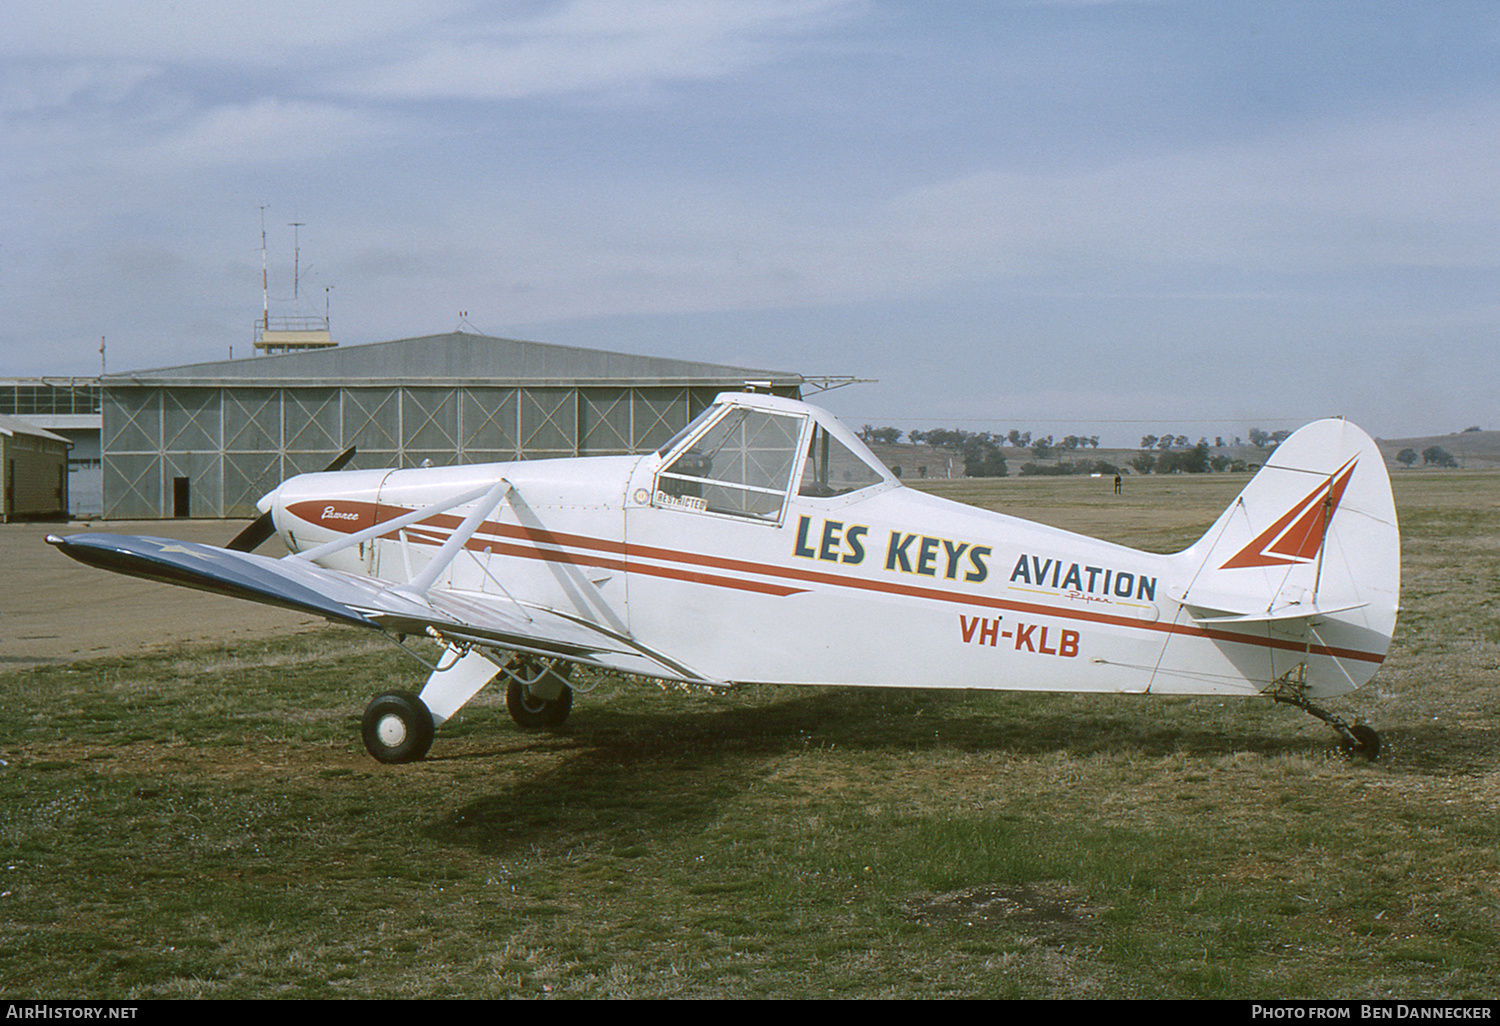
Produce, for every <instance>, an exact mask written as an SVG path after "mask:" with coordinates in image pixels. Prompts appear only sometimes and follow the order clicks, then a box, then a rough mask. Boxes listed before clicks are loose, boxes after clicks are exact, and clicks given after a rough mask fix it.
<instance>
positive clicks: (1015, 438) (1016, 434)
mask: <svg viewBox="0 0 1500 1026" xmlns="http://www.w3.org/2000/svg"><path fill="white" fill-rule="evenodd" d="M1005 438H1006V440H1007V441H1009V442H1010V444H1011V445H1013V446H1015V447H1016V448H1017V449H1025V448H1027V447H1029V446H1030V445H1031V432H1030V431H1018V430H1016V429H1015V428H1011V429H1010V434H1008V435H1006V436H1005Z"/></svg>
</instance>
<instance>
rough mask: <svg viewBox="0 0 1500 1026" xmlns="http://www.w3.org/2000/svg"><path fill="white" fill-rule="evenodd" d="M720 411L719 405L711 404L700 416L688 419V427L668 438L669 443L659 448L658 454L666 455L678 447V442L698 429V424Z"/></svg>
mask: <svg viewBox="0 0 1500 1026" xmlns="http://www.w3.org/2000/svg"><path fill="white" fill-rule="evenodd" d="M718 412H719V407H717V406H710V407H709V408H708V409H706V410H704V411H703V412H702V413H700V414H698V416H696V417H694V418H693V419H692V420H690V421H688V426H687V427H685V428H683V429H682V430H681V431H679V432H677V433H676V434H675V435H673V436H672V437H671V438H669V439H667V443H666V444H665V445H663V446H662V447H661V448H660V449H657V450H656V454H657V455H658V456H665V455H666V454H667V453H669V452H671V451H672V450H673V449H675V448H677V443H678V442H681V441H682V440H683V439H684V438H687V437H688V436H689V435H691V434H692V433H693V432H694V431H697V430H698V426H699V425H700V424H702V423H704V422H705V421H707V420H710V419H712V418H713V417H714V416H715V415H716V414H717V413H718Z"/></svg>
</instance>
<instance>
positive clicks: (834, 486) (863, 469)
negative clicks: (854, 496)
mask: <svg viewBox="0 0 1500 1026" xmlns="http://www.w3.org/2000/svg"><path fill="white" fill-rule="evenodd" d="M884 480H885V478H884V477H883V476H882V475H881V473H880V471H878V470H876V469H875V468H874V467H872V466H870V464H869V463H867V462H866V461H865V459H864V457H862V456H860V455H858V454H857V453H855V452H854V451H853V450H851V449H850V448H849V447H848V446H847V445H845V444H844V443H843V442H840V441H839V440H838V439H837V438H834V437H833V435H831V434H829V433H828V431H827V430H825V429H824V427H823V425H821V424H816V425H814V426H813V431H812V437H811V439H810V441H809V443H808V447H807V462H806V463H804V464H803V465H802V483H801V484H800V485H798V487H797V494H798V495H805V496H808V497H811V498H828V497H829V496H834V495H845V494H847V493H849V492H854V491H858V490H859V489H861V488H868V487H870V486H871V485H876V484H880V483H881V482H882V481H884Z"/></svg>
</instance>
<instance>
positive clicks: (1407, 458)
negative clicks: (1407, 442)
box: [1396, 449, 1417, 467]
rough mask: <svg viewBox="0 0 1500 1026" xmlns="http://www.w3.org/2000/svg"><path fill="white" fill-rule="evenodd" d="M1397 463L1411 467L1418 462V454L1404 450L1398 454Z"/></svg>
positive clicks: (1411, 450)
mask: <svg viewBox="0 0 1500 1026" xmlns="http://www.w3.org/2000/svg"><path fill="white" fill-rule="evenodd" d="M1396 462H1397V463H1400V464H1401V465H1402V466H1404V467H1409V466H1411V465H1412V464H1413V463H1415V462H1417V453H1416V450H1414V449H1402V450H1401V451H1400V452H1398V453H1396Z"/></svg>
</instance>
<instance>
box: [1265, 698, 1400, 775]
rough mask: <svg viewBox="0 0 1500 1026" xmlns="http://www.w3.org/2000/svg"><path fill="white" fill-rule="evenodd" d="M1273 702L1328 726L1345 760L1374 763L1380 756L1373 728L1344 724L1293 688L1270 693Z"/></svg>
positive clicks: (1378, 737) (1377, 736)
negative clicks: (1335, 737) (1332, 731)
mask: <svg viewBox="0 0 1500 1026" xmlns="http://www.w3.org/2000/svg"><path fill="white" fill-rule="evenodd" d="M1271 698H1272V700H1273V701H1276V702H1282V703H1284V704H1286V705H1295V706H1296V707H1297V708H1298V709H1301V710H1302V711H1303V712H1305V713H1308V714H1309V715H1312V716H1316V717H1317V718H1318V719H1320V720H1322V721H1323V722H1324V723H1326V724H1328V725H1329V726H1330V727H1332V728H1333V729H1334V730H1336V731H1338V735H1339V751H1341V752H1343V753H1344V757H1345V758H1349V757H1352V756H1356V755H1357V756H1359V757H1360V758H1362V759H1367V760H1369V761H1370V762H1374V761H1375V759H1376V757H1377V756H1379V755H1380V735H1379V734H1377V733H1375V730H1374V728H1372V727H1369V726H1367V725H1366V724H1363V723H1353V724H1351V723H1345V722H1344V721H1343V720H1341V719H1340V718H1339V717H1337V716H1335V715H1333V713H1331V712H1328V711H1327V710H1326V709H1320V708H1318V707H1317V706H1316V705H1313V704H1312V703H1311V702H1309V701H1308V700H1307V698H1306V697H1305V696H1304V695H1303V694H1302V692H1301V690H1300V689H1297V688H1294V687H1288V688H1279V689H1277V690H1275V691H1273V692H1271Z"/></svg>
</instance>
